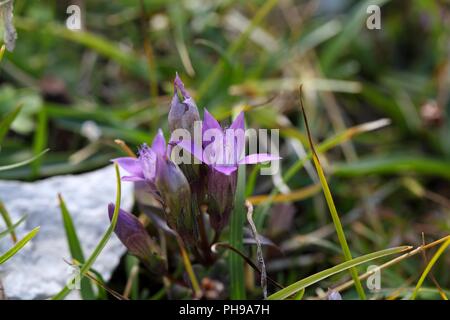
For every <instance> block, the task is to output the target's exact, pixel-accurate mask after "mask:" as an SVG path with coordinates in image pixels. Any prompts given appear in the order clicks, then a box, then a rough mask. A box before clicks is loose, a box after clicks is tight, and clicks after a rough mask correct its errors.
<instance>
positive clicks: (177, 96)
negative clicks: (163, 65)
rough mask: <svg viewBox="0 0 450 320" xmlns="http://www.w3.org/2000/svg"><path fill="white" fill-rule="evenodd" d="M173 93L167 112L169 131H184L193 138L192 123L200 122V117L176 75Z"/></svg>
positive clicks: (193, 102) (192, 100)
mask: <svg viewBox="0 0 450 320" xmlns="http://www.w3.org/2000/svg"><path fill="white" fill-rule="evenodd" d="M174 91H175V92H174V95H173V98H172V102H171V105H170V111H169V129H170V131H171V132H173V131H174V130H176V129H186V130H188V131H189V132H190V134H191V135H192V136H193V134H194V122H195V121H199V120H200V115H199V113H198V109H197V105H196V104H195V101H194V99H192V98H191V96H190V95H189V93H188V92H187V91H186V89H185V88H184V84H183V82H181V79H180V78H179V77H178V74H177V75H176V77H175V80H174Z"/></svg>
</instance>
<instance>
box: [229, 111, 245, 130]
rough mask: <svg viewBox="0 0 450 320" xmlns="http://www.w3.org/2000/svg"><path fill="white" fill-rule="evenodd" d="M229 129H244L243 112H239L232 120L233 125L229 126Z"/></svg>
mask: <svg viewBox="0 0 450 320" xmlns="http://www.w3.org/2000/svg"><path fill="white" fill-rule="evenodd" d="M230 129H234V130H236V129H242V130H244V129H245V119H244V112H243V111H241V112H240V113H239V114H238V116H237V117H236V119H234V121H233V123H232V124H231V126H230Z"/></svg>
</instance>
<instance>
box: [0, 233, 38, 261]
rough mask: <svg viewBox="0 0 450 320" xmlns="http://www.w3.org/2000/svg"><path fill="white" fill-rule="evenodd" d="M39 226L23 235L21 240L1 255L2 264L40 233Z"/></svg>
mask: <svg viewBox="0 0 450 320" xmlns="http://www.w3.org/2000/svg"><path fill="white" fill-rule="evenodd" d="M38 231H39V227H36V228H34V229H33V230H31V231H30V232H29V233H28V234H27V235H26V236H25V237H23V238H22V239H21V240H20V241H19V242H17V243H16V244H15V245H14V246H13V247H12V248H11V249H9V250H8V251H6V252H5V253H4V254H3V255H1V256H0V265H1V264H3V263H4V262H6V261H7V260H9V259H10V258H12V257H13V256H14V255H15V254H16V253H17V252H19V250H20V249H22V248H23V246H25V245H26V244H27V243H28V241H30V240H31V239H33V237H34V236H35V235H36V234H37V233H38Z"/></svg>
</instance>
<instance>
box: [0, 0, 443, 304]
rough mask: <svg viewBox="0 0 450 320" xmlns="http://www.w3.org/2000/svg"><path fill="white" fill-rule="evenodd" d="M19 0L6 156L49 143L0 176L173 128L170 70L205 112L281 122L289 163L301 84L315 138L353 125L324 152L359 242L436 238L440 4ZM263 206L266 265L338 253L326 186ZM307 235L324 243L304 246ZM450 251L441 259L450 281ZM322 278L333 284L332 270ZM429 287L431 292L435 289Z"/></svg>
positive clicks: (399, 279)
mask: <svg viewBox="0 0 450 320" xmlns="http://www.w3.org/2000/svg"><path fill="white" fill-rule="evenodd" d="M14 4H15V9H14V13H15V17H14V24H15V27H16V29H17V32H18V39H17V43H16V48H15V50H14V51H13V52H7V53H5V56H4V58H3V61H2V62H1V72H0V117H2V118H3V117H4V116H5V115H6V114H7V113H8V112H11V111H12V110H14V108H16V107H17V106H18V105H21V106H22V109H21V112H20V114H19V116H18V117H17V119H16V120H15V121H14V123H13V124H12V127H11V130H10V132H9V133H8V135H7V137H6V138H5V139H4V142H3V145H2V149H1V152H0V165H5V164H11V163H16V162H19V161H22V160H25V159H27V158H29V157H31V156H32V155H36V154H38V153H40V152H41V151H42V150H44V149H46V148H50V152H49V153H47V154H46V155H44V156H43V157H42V158H40V159H39V160H38V161H36V162H34V163H32V164H31V165H30V166H26V167H21V168H17V169H14V170H9V171H2V172H0V178H2V179H20V180H35V179H40V178H43V177H46V176H52V175H57V174H64V173H76V172H84V171H88V170H92V169H95V168H98V167H102V166H104V165H106V164H107V163H108V162H109V160H110V159H111V158H114V157H117V156H118V155H122V154H123V153H122V151H121V150H120V148H119V147H118V146H117V144H115V143H114V139H122V140H124V141H125V142H126V143H127V144H128V145H129V146H130V147H131V148H132V149H133V150H136V149H137V146H138V145H139V144H141V143H142V142H145V141H146V142H149V141H151V139H152V137H153V135H154V133H155V132H156V130H157V129H158V128H159V127H161V128H163V129H164V130H165V132H166V134H167V132H168V130H167V113H168V111H169V102H170V97H171V95H172V94H173V86H172V81H173V78H174V76H175V72H178V73H179V74H180V76H181V78H182V79H183V81H184V83H185V85H186V87H187V88H188V89H189V90H190V92H191V93H192V95H193V96H194V98H195V99H196V101H197V105H198V106H199V107H200V109H202V108H208V110H209V111H211V112H212V113H213V114H214V115H215V116H217V117H218V118H220V119H223V120H227V119H228V118H229V116H230V115H232V114H233V113H235V111H236V110H238V109H240V108H244V109H245V110H247V112H246V118H247V125H248V127H253V128H260V127H261V128H277V129H281V132H280V134H281V144H280V147H281V154H282V156H283V162H282V164H283V167H282V169H283V170H285V169H286V168H288V167H289V166H290V165H292V164H293V163H294V162H295V161H297V160H298V158H299V157H300V156H301V155H302V152H303V150H304V148H303V146H304V147H305V148H306V149H308V146H307V142H306V139H305V130H304V125H303V121H302V118H301V112H300V108H299V92H298V87H299V85H300V84H303V94H304V100H305V105H306V108H307V113H308V116H309V118H310V124H311V128H312V133H313V136H314V137H315V139H316V141H317V142H320V141H323V140H325V139H327V138H329V137H332V136H334V135H336V134H338V133H342V132H347V133H348V137H349V138H350V139H349V140H347V141H346V142H344V143H342V144H340V145H339V146H336V147H334V148H333V149H331V150H329V151H328V152H326V153H324V154H323V164H324V167H325V171H326V173H328V176H329V183H330V187H331V189H332V192H333V195H334V197H335V201H336V205H337V207H338V208H339V212H340V213H341V215H342V217H343V220H344V221H345V223H344V224H345V228H346V230H347V231H348V238H349V240H350V243H351V247H352V249H353V250H354V251H355V253H356V255H360V254H362V253H367V252H371V251H375V250H380V249H382V248H386V247H388V246H394V245H399V244H412V245H420V244H421V243H422V236H421V233H422V232H424V233H425V239H426V241H427V242H429V241H431V240H435V239H437V238H439V237H442V236H444V235H447V234H448V233H449V231H450V215H449V214H450V202H449V200H448V198H449V197H450V184H449V179H450V131H449V125H448V115H449V112H450V103H449V88H450V86H449V84H450V32H449V31H450V30H449V27H450V6H449V4H448V2H447V1H426V0H415V1H409V0H395V1H385V0H378V1H376V0H373V1H345V0H342V1H336V0H333V1H332V0H329V1H318V0H310V1H296V0H266V1H258V0H254V1H237V0H236V1H233V0H223V1H220V0H219V1H208V0H204V1H200V0H184V1H175V0H164V1H162V0H147V1H146V0H142V1H137V0H130V1H106V0H105V1H104V0H96V1H86V0H85V1H83V0H78V1H75V0H72V1H15V2H14ZM71 4H77V5H79V6H80V8H81V18H82V21H83V30H82V31H80V32H72V31H70V30H68V29H67V28H66V26H65V21H66V19H67V17H68V14H67V13H66V9H67V7H68V6H69V5H71ZM372 4H376V5H379V6H380V7H381V29H380V30H369V29H367V27H366V19H367V18H368V16H369V15H370V14H368V13H367V12H366V9H367V7H368V6H369V5H372ZM381 118H387V119H390V121H391V123H390V125H389V126H386V127H383V128H382V129H379V130H376V131H370V132H366V133H362V134H359V133H361V132H359V131H358V134H355V135H353V134H351V133H352V132H351V130H352V129H349V128H352V127H354V126H357V125H359V124H362V123H366V122H369V121H375V120H378V119H381ZM346 130H350V131H346ZM361 131H366V129H363V130H361ZM308 168H309V170H308ZM306 169H307V170H302V171H301V172H299V173H296V175H295V177H294V178H293V179H290V181H289V182H288V183H287V184H286V185H285V187H286V188H287V191H286V193H288V194H289V190H291V191H292V190H296V189H299V188H302V187H305V186H308V185H311V184H312V183H314V182H317V177H316V176H315V174H314V170H313V167H312V166H311V164H309V166H308V165H306ZM252 172H255V171H252ZM283 172H284V171H283ZM249 176H250V178H249V185H248V186H247V187H248V188H247V190H248V194H247V195H248V196H250V195H251V194H267V193H269V192H270V190H271V188H272V186H273V181H271V179H270V178H267V177H255V176H254V175H252V173H251V172H249ZM253 178H254V179H256V180H252V179H253ZM259 182H260V183H259ZM275 183H277V182H276V181H275ZM298 200H302V201H298ZM270 210H271V211H270V212H269V219H270V223H269V224H267V225H264V228H263V230H261V233H262V234H265V235H267V236H269V237H270V238H271V239H272V240H273V241H275V242H276V243H277V244H279V245H280V246H281V248H283V249H284V250H285V255H283V256H281V257H280V256H279V255H278V254H277V253H276V252H269V253H268V261H267V263H268V265H270V263H272V269H270V268H269V271H270V270H272V271H271V272H272V276H273V278H275V279H277V280H278V281H280V282H282V283H284V284H288V283H291V282H293V281H294V280H297V279H299V278H301V277H304V276H305V275H308V274H310V273H313V272H315V271H318V270H321V269H323V268H324V267H327V266H330V265H333V264H335V263H336V262H337V261H338V260H337V259H338V257H339V248H338V246H337V245H336V241H334V240H333V239H332V237H333V232H328V231H327V230H329V225H328V223H329V222H330V219H329V214H328V212H327V210H328V209H327V207H326V205H325V202H324V199H323V196H322V195H321V194H320V192H319V193H316V195H314V196H313V197H309V198H308V199H303V197H298V198H297V199H294V201H285V202H283V203H279V204H274V205H273V206H272V208H270ZM327 227H328V229H327ZM308 237H312V238H308ZM314 237H319V238H320V239H321V241H318V242H314V243H313V244H311V241H309V240H308V239H313V238H314ZM314 239H316V238H314ZM308 241H309V242H308ZM317 247H319V248H317ZM299 256H300V257H301V258H299ZM449 258H450V257H449V256H447V257H443V258H442V261H444V262H443V263H441V264H439V265H437V266H436V267H435V269H433V270H434V274H435V276H436V279H438V282H439V284H440V285H441V286H442V287H444V288H445V287H447V288H448V287H449V286H450V276H449V273H448V272H446V270H448V263H449ZM424 264H425V263H424V261H423V260H422V259H421V258H420V257H415V258H413V259H410V260H407V261H405V262H403V263H402V264H401V265H399V266H396V267H394V268H392V269H389V271H386V273H385V276H384V277H383V282H384V283H383V286H384V287H387V288H392V290H387V291H383V292H382V293H380V294H382V295H385V296H390V295H395V294H398V295H402V294H405V292H406V293H407V292H409V291H408V290H409V288H410V287H411V286H414V284H415V281H416V280H417V277H418V276H419V275H420V271H421V270H422V269H421V268H423V265H424ZM339 279H340V278H339ZM327 281H329V283H330V286H331V285H332V284H333V283H335V281H336V279H335V278H333V277H332V278H330V280H327ZM427 285H429V287H430V291H429V292H428V293H426V294H429V297H439V296H438V293H437V290H436V286H435V285H434V284H433V283H432V282H431V281H430V283H427ZM399 288H403V289H404V290H403V291H402V290H399ZM395 290H397V291H399V292H397V291H395ZM426 294H425V297H428V296H427V295H426Z"/></svg>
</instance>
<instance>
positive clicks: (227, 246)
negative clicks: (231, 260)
mask: <svg viewBox="0 0 450 320" xmlns="http://www.w3.org/2000/svg"><path fill="white" fill-rule="evenodd" d="M217 247H222V248H225V249H228V250H231V251H233V252H235V253H236V254H238V255H239V256H240V257H241V258H242V259H244V261H245V262H246V263H247V264H248V265H249V266H250V267H252V268H253V270H255V271H256V272H258V274H259V275H261V270H259V268H258V266H257V265H256V264H255V263H254V262H253V261H252V259H250V258H249V257H247V256H246V255H245V254H243V253H242V252H241V251H239V250H238V249H236V248H235V247H233V246H232V245H230V244H229V243H226V242H216V243H214V244H213V245H211V251H212V252H217ZM267 280H269V282H270V283H272V284H273V285H274V286H276V287H278V288H279V289H283V288H284V287H283V286H282V285H281V284H279V283H278V282H276V281H275V280H273V279H272V278H271V277H269V276H267Z"/></svg>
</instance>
